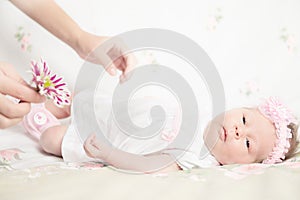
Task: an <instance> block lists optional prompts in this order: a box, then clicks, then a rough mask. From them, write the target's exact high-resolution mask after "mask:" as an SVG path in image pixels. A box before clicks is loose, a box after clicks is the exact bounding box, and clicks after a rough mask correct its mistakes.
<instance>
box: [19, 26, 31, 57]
mask: <svg viewBox="0 0 300 200" xmlns="http://www.w3.org/2000/svg"><path fill="white" fill-rule="evenodd" d="M15 38H16V39H17V41H18V42H19V43H20V47H21V50H22V51H24V52H25V51H28V52H30V51H31V49H32V45H31V43H30V33H26V32H25V31H24V28H23V27H22V26H19V27H18V29H17V32H16V34H15Z"/></svg>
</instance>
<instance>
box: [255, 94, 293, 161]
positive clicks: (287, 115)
mask: <svg viewBox="0 0 300 200" xmlns="http://www.w3.org/2000/svg"><path fill="white" fill-rule="evenodd" d="M258 109H259V111H260V112H261V113H262V114H263V115H264V116H266V117H267V118H268V119H269V120H271V122H272V123H273V124H274V126H275V129H276V136H277V140H276V143H275V146H274V148H273V150H272V152H271V153H270V154H269V155H268V157H267V158H266V159H265V160H264V161H263V163H265V164H274V163H279V162H282V160H284V159H285V154H286V153H287V152H288V150H289V148H290V141H289V139H291V138H292V132H291V129H290V128H288V127H287V126H288V125H289V124H290V123H297V122H296V119H295V117H294V116H293V114H292V113H291V111H290V110H289V109H288V108H287V107H286V106H285V105H284V104H283V103H282V102H281V101H280V100H279V99H278V98H275V97H270V98H269V99H267V100H266V101H265V103H263V104H261V105H260V106H259V107H258Z"/></svg>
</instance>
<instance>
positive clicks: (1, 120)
mask: <svg viewBox="0 0 300 200" xmlns="http://www.w3.org/2000/svg"><path fill="white" fill-rule="evenodd" d="M22 119H23V118H14V119H9V118H7V117H5V116H3V115H1V114H0V129H5V128H8V127H11V126H13V125H16V124H17V123H19V122H20V121H21V120H22Z"/></svg>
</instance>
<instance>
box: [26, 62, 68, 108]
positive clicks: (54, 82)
mask: <svg viewBox="0 0 300 200" xmlns="http://www.w3.org/2000/svg"><path fill="white" fill-rule="evenodd" d="M31 65H32V66H31V73H32V75H33V78H32V80H31V83H32V84H34V86H35V87H36V89H37V91H38V92H39V93H40V94H41V95H44V96H46V97H47V98H49V99H53V101H54V103H55V104H56V105H57V106H58V107H63V106H64V105H70V102H71V101H70V98H71V93H70V91H69V90H68V88H67V84H66V83H65V82H63V78H62V77H58V76H57V74H52V73H51V71H50V69H49V66H48V64H47V63H46V62H45V61H43V60H41V62H40V63H37V62H35V61H32V62H31Z"/></svg>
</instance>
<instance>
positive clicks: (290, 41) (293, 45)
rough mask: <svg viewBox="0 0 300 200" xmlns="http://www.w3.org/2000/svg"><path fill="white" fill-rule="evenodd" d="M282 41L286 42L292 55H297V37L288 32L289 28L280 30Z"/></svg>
mask: <svg viewBox="0 0 300 200" xmlns="http://www.w3.org/2000/svg"><path fill="white" fill-rule="evenodd" d="M280 40H281V41H283V42H284V44H285V46H286V48H287V49H288V51H289V52H290V53H295V52H296V51H297V40H296V38H295V36H294V35H293V34H291V33H290V32H289V31H288V30H287V28H282V29H281V30H280Z"/></svg>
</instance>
